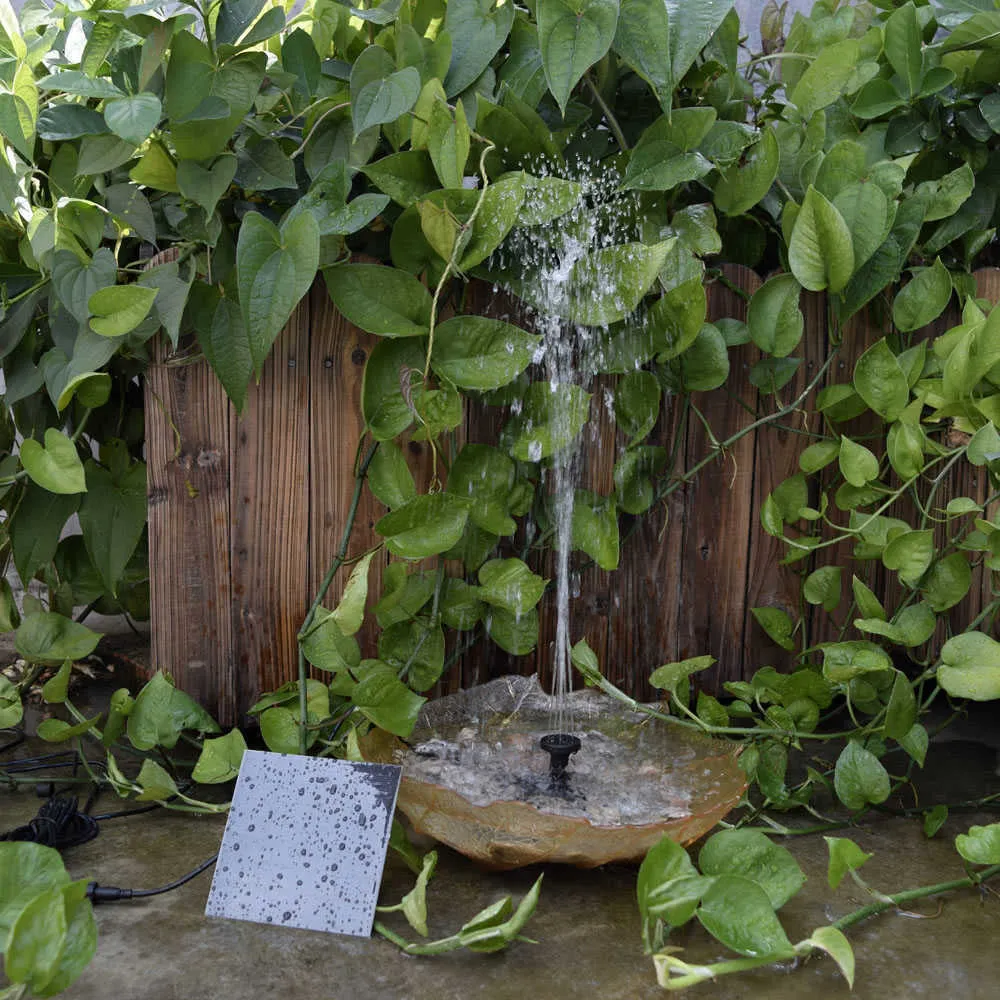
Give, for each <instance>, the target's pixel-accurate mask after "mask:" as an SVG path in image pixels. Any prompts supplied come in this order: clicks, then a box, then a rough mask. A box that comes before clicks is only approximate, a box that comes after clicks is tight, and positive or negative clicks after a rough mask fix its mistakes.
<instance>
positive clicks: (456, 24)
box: [444, 0, 514, 97]
mask: <svg viewBox="0 0 1000 1000" xmlns="http://www.w3.org/2000/svg"><path fill="white" fill-rule="evenodd" d="M513 23H514V7H513V5H512V4H497V3H495V2H494V0H449V3H448V4H447V6H446V7H445V17H444V29H445V31H447V32H448V34H449V35H450V36H451V65H450V66H449V67H448V74H447V76H446V77H445V80H444V86H445V91H446V92H447V94H448V96H449V97H454V96H455V95H456V94H460V93H462V91H464V90H466V89H467V88H468V87H470V86H472V84H473V83H475V82H476V80H478V79H479V77H480V75H481V74H482V73H483V71H484V70H485V69H486V67H487V66H489V64H490V62H491V61H492V59H493V57H494V56H495V55H496V54H497V52H499V51H500V48H501V46H502V45H503V43H504V42H505V41H506V40H507V36H508V35H509V34H510V29H511V25H512V24H513Z"/></svg>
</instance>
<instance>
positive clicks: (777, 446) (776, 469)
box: [743, 292, 829, 676]
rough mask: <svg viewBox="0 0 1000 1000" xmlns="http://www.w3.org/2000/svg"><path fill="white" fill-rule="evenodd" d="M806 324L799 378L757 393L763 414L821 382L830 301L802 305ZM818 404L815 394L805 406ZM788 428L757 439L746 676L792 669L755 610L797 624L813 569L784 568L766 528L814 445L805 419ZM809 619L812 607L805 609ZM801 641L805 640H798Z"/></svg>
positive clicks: (809, 297)
mask: <svg viewBox="0 0 1000 1000" xmlns="http://www.w3.org/2000/svg"><path fill="white" fill-rule="evenodd" d="M800 303H801V307H802V311H803V315H804V318H805V323H804V332H803V337H802V342H801V344H800V347H799V349H797V350H796V351H795V356H796V357H801V358H802V363H801V364H800V365H799V367H798V369H797V371H796V373H795V377H794V378H793V379H792V380H791V381H790V382H789V383H788V384H787V385H786V386H785V387H784V388H783V389H781V390H780V392H779V393H778V394H777V398H776V397H775V396H772V395H766V394H764V393H758V397H757V407H758V412H759V413H761V414H764V413H769V412H774V410H775V408H776V407H780V406H782V405H787V402H788V401H789V400H792V399H795V398H796V397H798V396H799V395H800V394H801V393H802V391H803V390H804V389H805V387H806V386H807V385H808V384H809V383H810V382H811V381H812V380H813V379H814V378H815V377H816V373H817V372H818V371H819V370H820V369H821V368H822V367H823V362H824V361H826V357H827V345H828V343H829V336H828V333H827V327H826V297H825V296H822V295H817V294H814V293H809V292H806V293H804V294H803V296H802V299H801V300H800ZM814 402H815V393H813V394H812V395H811V396H810V398H809V399H808V400H807V401H806V403H805V408H808V407H809V406H810V405H812V404H813V403H814ZM784 424H785V426H777V425H767V426H765V427H762V428H761V429H760V430H759V431H757V434H756V449H755V452H754V483H753V509H752V511H751V519H750V525H749V527H750V553H749V556H748V577H747V591H746V601H745V606H744V626H743V627H744V654H743V674H744V676H750V675H751V674H752V673H753V672H754V671H755V670H757V669H758V668H759V667H762V666H765V665H766V664H771V665H772V666H774V667H776V668H778V669H781V668H782V667H785V666H788V665H790V660H791V654H790V653H788V652H787V651H785V650H784V649H782V648H781V647H780V646H778V645H777V644H776V643H775V642H774V641H773V640H772V639H771V638H770V637H769V636H768V635H767V633H766V632H765V631H764V630H763V629H762V628H761V627H760V626H759V625H758V624H757V622H756V620H755V619H754V617H753V615H752V613H751V609H752V608H757V607H771V608H779V609H781V610H782V611H785V612H786V613H787V614H788V615H789V616H790V617H791V618H792V620H793V621H795V620H797V619H798V618H799V615H800V611H801V610H802V609H800V607H799V602H800V593H801V582H802V581H801V573H802V572H803V570H808V569H809V568H810V564H811V561H810V560H803V561H801V562H798V563H793V564H791V565H789V566H782V565H781V560H782V559H783V558H784V557H785V555H786V545H785V543H784V542H783V541H782V540H781V539H780V538H775V537H773V536H772V535H769V534H767V532H766V531H764V529H763V527H762V526H761V520H760V513H761V508H762V507H763V504H764V501H765V500H766V499H767V498H768V496H770V494H771V493H773V492H774V490H775V489H776V488H777V487H778V486H779V485H780V484H781V483H782V482H783V481H784V480H786V479H787V478H788V477H789V476H794V475H795V474H796V473H797V472H798V471H799V455H800V454H801V453H802V450H803V449H804V448H805V447H806V446H807V445H808V444H809V438H808V437H803V436H802V434H801V433H796V432H797V431H801V432H806V431H808V430H809V429H810V428H809V427H808V425H807V424H806V422H805V421H804V420H803V419H802V414H801V413H793V414H790V415H789V416H788V417H786V418H785V421H784ZM805 610H806V611H807V613H808V606H806V609H805ZM799 638H801V637H799Z"/></svg>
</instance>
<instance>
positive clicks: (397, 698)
mask: <svg viewBox="0 0 1000 1000" xmlns="http://www.w3.org/2000/svg"><path fill="white" fill-rule="evenodd" d="M373 662H374V663H375V664H377V666H375V667H374V668H373V669H372V670H370V671H369V672H368V673H367V674H366V675H365V677H364V679H363V680H362V681H361V682H360V683H359V684H358V686H357V687H356V688H355V689H354V691H353V692H352V695H351V700H352V701H353V702H354V704H355V705H356V706H357V707H358V710H359V711H360V712H361V714H362V715H364V716H365V717H366V718H367V719H369V720H370V721H371V722H374V723H375V725H376V726H378V727H379V728H380V729H385V730H387V731H388V732H390V733H394V734H395V735H396V736H403V737H406V736H409V735H410V733H411V732H412V731H413V727H414V726H415V725H416V722H417V715H418V713H419V712H420V707H421V706H422V705H423V704H424V702H425V701H426V700H427V699H426V698H422V697H421V696H420V695H418V694H414V693H413V692H412V691H411V690H410V689H409V688H408V687H407V686H406V685H405V684H404V683H403V682H402V681H401V680H400V679H399V678H398V677H397V676H396V671H395V670H393V669H392V668H391V667H389V666H387V665H385V664H382V663H379V661H378V660H376V661H373Z"/></svg>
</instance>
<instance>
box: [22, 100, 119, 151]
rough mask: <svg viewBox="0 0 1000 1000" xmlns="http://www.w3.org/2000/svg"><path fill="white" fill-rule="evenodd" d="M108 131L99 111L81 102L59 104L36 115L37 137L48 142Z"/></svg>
mask: <svg viewBox="0 0 1000 1000" xmlns="http://www.w3.org/2000/svg"><path fill="white" fill-rule="evenodd" d="M107 131H108V126H107V124H106V123H105V121H104V117H103V116H102V115H101V113H100V112H99V111H93V110H91V109H90V108H85V107H83V105H81V104H60V105H56V106H55V107H51V108H46V109H45V110H44V111H43V112H42V113H41V114H40V115H39V116H38V137H39V138H40V139H47V140H49V141H50V142H67V141H68V140H70V139H79V138H80V136H83V135H101V134H103V133H105V132H107Z"/></svg>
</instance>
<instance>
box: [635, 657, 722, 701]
mask: <svg viewBox="0 0 1000 1000" xmlns="http://www.w3.org/2000/svg"><path fill="white" fill-rule="evenodd" d="M715 662H716V660H715V657H714V656H692V657H691V658H690V659H688V660H679V661H678V662H676V663H664V664H663V666H661V667H657V668H656V669H655V670H654V671H653V672H652V673H651V674H650V675H649V683H650V685H651V686H652V687H655V688H659V689H660V690H661V691H672V692H674V693H676V692H677V686H678V685H679V684H681V683H682V682H683V681H686V680H687V679H688V677H690V676H691V675H692V674H696V673H698V672H699V671H701V670H707V669H708V668H709V667H710V666H712V664H714V663H715Z"/></svg>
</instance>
